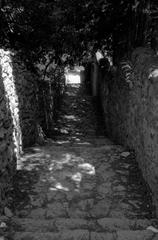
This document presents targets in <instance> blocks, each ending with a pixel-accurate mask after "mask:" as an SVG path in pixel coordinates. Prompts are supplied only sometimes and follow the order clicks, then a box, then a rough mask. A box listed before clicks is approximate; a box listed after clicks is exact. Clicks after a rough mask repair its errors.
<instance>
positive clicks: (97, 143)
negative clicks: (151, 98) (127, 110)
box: [0, 85, 158, 240]
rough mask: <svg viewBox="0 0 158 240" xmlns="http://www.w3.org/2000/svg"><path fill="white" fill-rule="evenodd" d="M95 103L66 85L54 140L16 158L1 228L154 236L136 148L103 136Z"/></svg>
mask: <svg viewBox="0 0 158 240" xmlns="http://www.w3.org/2000/svg"><path fill="white" fill-rule="evenodd" d="M94 105H95V103H94V102H93V100H92V98H91V97H90V96H87V95H86V94H85V92H84V89H83V88H82V87H79V85H74V86H73V85H72V86H68V87H67V91H66V93H65V99H64V103H63V106H62V109H61V112H60V118H59V119H58V122H57V123H56V126H55V132H54V134H55V135H54V140H50V141H49V142H48V143H47V144H46V145H45V146H35V147H33V148H30V149H27V150H26V152H25V154H24V156H23V157H22V159H21V161H20V162H19V163H18V171H17V175H16V177H15V179H14V186H13V190H12V192H11V198H10V206H9V208H11V209H12V212H13V214H14V215H13V216H10V217H8V218H5V220H4V221H5V222H6V225H7V226H9V227H8V229H6V230H5V231H4V232H3V234H2V235H3V236H4V235H6V236H7V238H8V239H10V240H11V239H13V240H158V234H157V233H155V232H154V231H151V230H147V228H148V227H149V226H153V227H155V228H157V226H158V222H157V221H156V220H155V219H154V217H155V216H154V208H153V206H152V202H151V195H150V191H149V189H148V187H147V185H146V184H145V182H144V180H143V178H142V176H141V172H140V171H139V169H138V166H137V163H136V161H135V158H134V155H133V153H131V152H128V151H126V150H125V149H124V148H123V147H122V146H119V145H114V144H113V143H112V142H110V140H108V139H107V138H105V136H104V130H103V129H104V128H103V120H102V118H101V115H100V114H99V113H98V112H97V111H94ZM1 221H2V219H1ZM6 228H7V227H6ZM0 234H1V232H0ZM7 238H6V239H7ZM0 239H3V238H0Z"/></svg>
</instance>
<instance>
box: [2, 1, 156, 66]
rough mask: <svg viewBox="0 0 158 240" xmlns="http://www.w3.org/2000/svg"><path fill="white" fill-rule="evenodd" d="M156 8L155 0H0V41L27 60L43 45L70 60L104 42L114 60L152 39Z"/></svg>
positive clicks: (36, 54)
mask: <svg viewBox="0 0 158 240" xmlns="http://www.w3.org/2000/svg"><path fill="white" fill-rule="evenodd" d="M157 13H158V7H157V3H156V0H154V1H152V2H150V0H113V1H112V0H98V1H95V0H80V1H78V0H69V1H67V0H41V1H38V0H27V1H25V0H0V22H1V26H0V44H1V45H3V46H4V45H5V46H7V47H12V48H15V49H17V50H18V51H19V50H22V51H25V53H26V54H25V56H26V58H30V59H31V60H32V61H36V60H38V59H39V58H40V57H41V55H42V54H43V53H44V52H45V51H47V50H48V49H49V48H50V49H54V58H55V59H58V60H59V59H61V56H62V55H63V54H64V53H66V54H67V55H71V57H72V59H73V60H74V59H75V58H78V59H80V58H82V56H83V55H84V53H85V52H87V51H89V52H93V51H95V50H96V49H98V48H101V47H102V46H104V47H106V48H108V49H109V50H111V51H112V52H113V57H114V59H115V60H116V62H117V59H119V58H120V57H121V56H122V55H124V53H125V52H127V53H130V51H131V50H132V49H133V48H135V47H137V46H140V45H145V44H147V43H149V42H152V43H154V41H153V40H152V37H153V35H154V34H155V28H156V26H157V21H156V17H157Z"/></svg>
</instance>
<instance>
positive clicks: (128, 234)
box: [117, 230, 154, 240]
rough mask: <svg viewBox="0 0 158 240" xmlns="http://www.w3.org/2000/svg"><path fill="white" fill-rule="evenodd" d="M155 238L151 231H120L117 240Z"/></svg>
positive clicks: (146, 239) (147, 239) (148, 239)
mask: <svg viewBox="0 0 158 240" xmlns="http://www.w3.org/2000/svg"><path fill="white" fill-rule="evenodd" d="M153 237H154V233H153V232H151V231H147V230H144V231H139V230H138V231H129V230H126V231H118V232H117V240H150V239H152V238H153Z"/></svg>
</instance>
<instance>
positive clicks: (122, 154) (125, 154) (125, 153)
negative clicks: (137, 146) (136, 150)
mask: <svg viewBox="0 0 158 240" xmlns="http://www.w3.org/2000/svg"><path fill="white" fill-rule="evenodd" d="M129 155H130V152H122V153H121V154H120V156H121V157H124V158H126V157H128V156H129Z"/></svg>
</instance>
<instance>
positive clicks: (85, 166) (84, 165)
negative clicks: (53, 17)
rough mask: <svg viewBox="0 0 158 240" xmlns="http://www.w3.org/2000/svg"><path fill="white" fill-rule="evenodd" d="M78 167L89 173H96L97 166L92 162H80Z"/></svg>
mask: <svg viewBox="0 0 158 240" xmlns="http://www.w3.org/2000/svg"><path fill="white" fill-rule="evenodd" d="M78 168H79V169H81V171H83V172H85V173H87V174H89V175H95V167H94V166H92V165H91V164H90V163H82V164H79V165H78Z"/></svg>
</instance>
